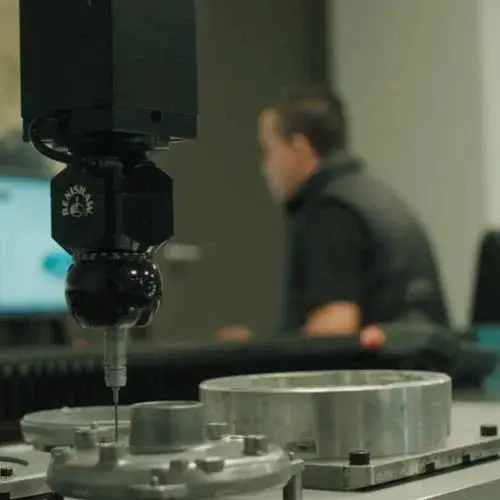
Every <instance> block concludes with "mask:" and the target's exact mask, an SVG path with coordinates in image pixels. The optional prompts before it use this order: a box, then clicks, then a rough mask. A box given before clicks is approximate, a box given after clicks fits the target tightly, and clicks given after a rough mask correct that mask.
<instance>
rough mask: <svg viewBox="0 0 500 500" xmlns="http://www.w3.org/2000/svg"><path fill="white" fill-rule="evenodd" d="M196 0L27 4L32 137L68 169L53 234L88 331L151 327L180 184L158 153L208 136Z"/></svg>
mask: <svg viewBox="0 0 500 500" xmlns="http://www.w3.org/2000/svg"><path fill="white" fill-rule="evenodd" d="M195 14H196V12H195V5H194V0H141V1H140V2H138V1H137V0H20V33H21V112H22V118H23V132H24V140H25V141H31V142H32V143H33V145H34V146H35V148H36V149H37V150H38V151H39V152H40V153H41V154H43V155H45V156H47V157H49V158H51V159H53V160H55V161H59V162H62V163H65V164H66V168H65V169H63V170H62V172H61V173H59V174H58V175H56V176H55V177H54V179H53V180H52V185H51V205H52V237H53V238H54V240H55V241H56V242H57V243H59V244H60V245H61V246H62V247H63V248H65V249H66V250H67V251H68V252H70V253H71V255H72V256H73V264H72V266H71V267H70V269H69V271H68V276H67V282H66V298H67V302H68V306H69V308H70V311H71V313H72V314H73V316H74V318H75V319H76V320H77V322H78V323H80V324H81V325H82V326H86V327H104V328H106V327H133V326H144V325H146V324H147V323H148V322H149V321H150V320H151V318H152V316H153V315H154V313H155V312H156V310H157V309H158V307H159V303H160V299H161V295H162V280H161V275H160V273H159V270H158V268H157V267H156V265H155V264H154V263H153V255H154V253H155V251H156V250H157V249H158V248H159V247H160V246H161V245H162V244H164V243H165V242H166V241H167V240H168V239H170V238H171V237H172V235H173V190H172V180H171V179H170V177H169V176H168V175H166V174H165V173H164V172H162V171H161V170H160V169H158V168H157V167H156V165H155V164H154V163H153V162H151V161H150V160H149V158H148V154H149V153H150V152H151V151H153V150H155V149H158V148H159V147H161V146H168V145H169V144H170V143H171V142H173V141H178V140H184V139H193V138H195V137H196V134H197V113H198V102H197V64H196V62H197V61H196V21H195Z"/></svg>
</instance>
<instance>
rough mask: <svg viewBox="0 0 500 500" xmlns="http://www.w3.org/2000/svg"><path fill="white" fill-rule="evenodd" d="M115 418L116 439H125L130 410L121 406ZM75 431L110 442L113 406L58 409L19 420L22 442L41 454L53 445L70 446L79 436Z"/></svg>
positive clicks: (40, 412)
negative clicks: (116, 419) (116, 427)
mask: <svg viewBox="0 0 500 500" xmlns="http://www.w3.org/2000/svg"><path fill="white" fill-rule="evenodd" d="M118 415H119V425H118V430H119V437H120V439H123V440H128V435H129V429H130V412H129V407H128V406H121V407H120V408H119V411H118ZM77 428H82V434H83V435H85V436H86V438H88V439H94V440H100V439H113V438H114V429H113V428H114V407H113V406H89V407H86V408H61V409H59V410H46V411H39V412H35V413H29V414H27V415H25V416H24V417H23V418H22V419H21V431H22V433H23V439H24V441H25V442H26V443H30V444H32V445H33V447H34V448H36V449H38V450H42V451H46V450H50V449H51V448H53V447H54V446H70V445H73V444H74V440H75V438H77V436H78V433H77V432H76V433H75V430H76V429H77ZM90 428H92V429H90ZM91 434H92V435H93V436H91ZM78 439H83V437H82V436H80V437H79V438H78Z"/></svg>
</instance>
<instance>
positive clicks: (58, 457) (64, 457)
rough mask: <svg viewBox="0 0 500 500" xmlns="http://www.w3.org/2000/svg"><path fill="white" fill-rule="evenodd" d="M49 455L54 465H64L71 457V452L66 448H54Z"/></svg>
mask: <svg viewBox="0 0 500 500" xmlns="http://www.w3.org/2000/svg"><path fill="white" fill-rule="evenodd" d="M50 455H51V457H52V460H53V461H54V463H55V464H56V465H58V464H64V463H65V462H67V461H68V460H69V459H70V458H71V456H72V455H73V450H72V449H71V448H68V447H62V446H57V447H56V448H52V451H51V452H50Z"/></svg>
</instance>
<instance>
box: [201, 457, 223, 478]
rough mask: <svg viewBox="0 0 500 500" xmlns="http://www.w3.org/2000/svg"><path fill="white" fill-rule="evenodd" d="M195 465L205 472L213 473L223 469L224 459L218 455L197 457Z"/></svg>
mask: <svg viewBox="0 0 500 500" xmlns="http://www.w3.org/2000/svg"><path fill="white" fill-rule="evenodd" d="M196 465H197V466H198V468H199V469H200V470H202V471H203V472H204V473H205V474H215V473H217V472H221V471H222V470H223V469H224V459H223V458H220V457H205V458H198V460H196Z"/></svg>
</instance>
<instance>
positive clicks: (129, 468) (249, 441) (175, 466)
mask: <svg viewBox="0 0 500 500" xmlns="http://www.w3.org/2000/svg"><path fill="white" fill-rule="evenodd" d="M130 417H131V422H130V428H131V436H130V445H131V446H130V447H129V446H127V445H126V444H125V443H115V442H95V441H92V440H79V439H77V440H76V441H75V443H76V446H75V447H74V448H71V447H59V448H55V449H54V450H52V454H51V461H50V467H49V469H48V473H47V483H48V485H49V486H50V488H51V489H52V491H54V492H56V493H58V494H60V495H62V496H63V497H69V498H79V499H81V500H102V499H103V498H115V499H121V498H129V499H135V498H138V499H139V498H140V499H142V500H148V499H151V500H158V499H173V498H189V499H197V500H198V499H202V498H220V497H227V496H234V495H243V494H245V495H246V494H251V493H256V492H260V491H262V490H265V489H268V488H273V487H276V486H279V487H282V488H283V491H282V495H283V496H285V497H286V499H287V500H300V494H301V491H302V489H301V487H300V481H297V480H295V479H296V476H297V475H300V474H301V472H302V469H303V462H302V461H301V460H297V459H296V458H295V457H293V456H291V454H290V453H288V452H286V451H284V450H283V449H281V448H279V447H278V446H276V445H273V444H270V443H269V442H268V441H267V440H266V439H263V438H262V436H260V437H259V438H257V437H256V436H234V435H227V434H226V433H225V431H224V426H221V425H215V426H210V427H209V428H210V429H211V431H210V433H208V432H207V433H205V431H204V427H203V418H202V407H201V405H200V403H198V402H161V401H160V402H154V403H142V404H138V405H134V406H132V407H131V412H130ZM215 429H217V430H218V432H213V431H214V430H215ZM208 434H209V435H210V440H206V439H205V435H208ZM79 443H81V444H79Z"/></svg>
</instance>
